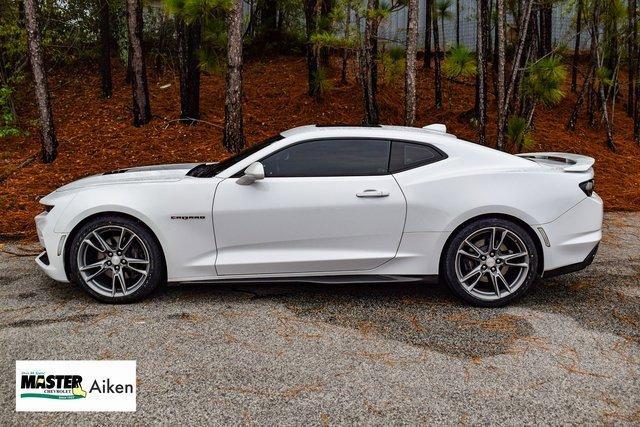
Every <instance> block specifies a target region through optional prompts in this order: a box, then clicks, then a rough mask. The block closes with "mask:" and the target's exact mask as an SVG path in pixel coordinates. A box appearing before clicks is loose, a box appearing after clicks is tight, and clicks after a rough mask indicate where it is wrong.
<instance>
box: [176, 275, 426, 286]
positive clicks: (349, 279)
mask: <svg viewBox="0 0 640 427" xmlns="http://www.w3.org/2000/svg"><path fill="white" fill-rule="evenodd" d="M258 282H259V283H265V284H266V283H317V284H350V283H351V284H358V283H363V284H364V283H411V282H423V283H437V282H438V275H426V276H401V275H378V274H371V275H368V274H354V275H331V276H298V277H263V276H261V277H253V278H237V279H231V278H221V279H212V280H189V281H172V282H171V283H202V284H233V283H258Z"/></svg>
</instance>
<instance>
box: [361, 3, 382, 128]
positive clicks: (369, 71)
mask: <svg viewBox="0 0 640 427" xmlns="http://www.w3.org/2000/svg"><path fill="white" fill-rule="evenodd" d="M376 3H377V2H376V0H367V11H371V10H373V9H375V8H376ZM365 19H366V21H365V27H364V40H363V44H364V46H363V49H362V55H361V57H362V77H363V81H362V93H363V96H364V119H363V123H364V124H367V125H377V124H379V122H380V117H379V113H378V101H377V99H376V87H375V86H376V71H375V69H374V68H375V56H374V55H375V46H374V43H375V37H376V36H377V24H376V22H374V21H375V20H376V19H377V18H375V17H371V16H368V14H367V16H366V18H365Z"/></svg>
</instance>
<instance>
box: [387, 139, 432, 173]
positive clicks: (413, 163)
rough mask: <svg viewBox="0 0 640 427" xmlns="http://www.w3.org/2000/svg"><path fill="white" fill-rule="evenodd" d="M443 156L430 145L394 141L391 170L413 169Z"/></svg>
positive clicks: (390, 162) (390, 163)
mask: <svg viewBox="0 0 640 427" xmlns="http://www.w3.org/2000/svg"><path fill="white" fill-rule="evenodd" d="M441 158H442V155H441V154H440V153H439V152H438V151H436V150H435V149H434V148H432V147H430V146H428V145H423V144H412V143H409V142H398V141H394V142H393V146H392V147H391V160H390V161H389V172H391V173H393V172H398V171H402V170H406V169H411V168H414V167H417V166H421V165H425V164H427V163H433V162H435V161H436V160H439V159H441Z"/></svg>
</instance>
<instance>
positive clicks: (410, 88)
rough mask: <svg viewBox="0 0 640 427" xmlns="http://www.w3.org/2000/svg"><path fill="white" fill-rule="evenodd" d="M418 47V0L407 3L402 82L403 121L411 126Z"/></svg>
mask: <svg viewBox="0 0 640 427" xmlns="http://www.w3.org/2000/svg"><path fill="white" fill-rule="evenodd" d="M417 48H418V0H409V3H408V5H407V49H406V53H407V60H406V68H405V84H404V105H405V107H404V122H405V125H406V126H413V124H414V121H415V118H416V51H417Z"/></svg>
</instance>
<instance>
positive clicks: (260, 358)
mask: <svg viewBox="0 0 640 427" xmlns="http://www.w3.org/2000/svg"><path fill="white" fill-rule="evenodd" d="M1 250H2V252H0V361H1V363H0V378H2V379H3V380H2V381H0V399H1V400H0V401H1V405H0V406H1V408H2V410H1V412H0V423H1V424H3V425H24V424H45V423H47V424H48V423H81V422H82V423H84V424H92V425H93V424H95V425H97V424H104V423H117V424H148V423H166V424H178V423H180V424H187V423H188V424H196V425H202V424H209V425H210V424H213V425H222V424H225V425H226V424H233V425H237V424H242V425H253V424H266V425H276V424H277V425H345V424H367V425H388V424H390V423H392V424H417V423H421V424H423V423H424V424H426V423H429V424H436V423H437V424H471V423H473V424H490V423H501V424H509V425H511V424H539V423H545V424H582V423H606V424H610V423H615V424H629V425H634V424H635V425H638V424H640V213H616V214H607V215H606V219H605V237H604V240H603V242H602V245H601V248H600V252H599V253H598V256H597V257H596V260H595V262H594V264H593V265H592V266H590V267H589V268H587V269H586V270H584V271H582V272H579V273H574V274H571V275H567V276H562V277H558V278H555V279H549V280H541V281H539V282H538V283H537V285H536V286H535V288H534V289H532V291H531V292H530V293H529V294H528V295H527V296H525V297H524V298H523V299H522V300H520V301H518V302H517V303H514V304H512V305H511V306H509V307H506V308H501V309H479V308H473V307H470V306H468V305H465V304H463V303H461V302H460V301H458V300H456V299H455V298H453V297H452V296H451V295H450V294H449V293H448V291H447V290H446V288H445V287H444V286H442V285H425V284H393V285H389V284H361V285H348V286H347V285H310V284H287V285H283V284H277V285H276V284H252V285H217V286H216V285H171V286H169V287H168V288H167V289H166V290H165V291H164V292H162V293H161V294H158V295H155V296H154V297H153V298H151V299H150V300H147V301H145V302H143V303H138V304H130V305H105V304H101V303H98V302H95V301H94V300H92V299H91V298H89V297H88V296H87V295H86V294H85V293H84V292H82V291H81V290H80V289H79V288H77V287H76V286H74V285H71V284H60V283H56V282H54V281H52V280H50V279H48V278H47V277H46V276H45V275H44V274H43V273H41V272H40V271H39V270H38V269H37V267H36V265H35V263H34V262H33V259H32V258H31V257H30V256H18V255H15V254H23V255H26V254H27V253H28V252H29V251H30V250H31V248H30V247H29V246H24V245H15V244H9V243H5V244H3V245H2V246H1ZM8 252H13V254H11V253H8ZM16 359H127V360H130V359H135V360H137V367H138V373H137V375H138V381H137V387H138V396H137V407H138V410H137V411H136V412H135V413H132V414H131V413H84V414H83V413H37V414H32V413H16V412H15V397H14V396H15V388H14V378H15V377H14V376H15V360H16Z"/></svg>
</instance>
